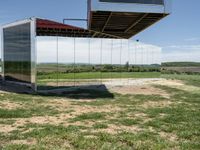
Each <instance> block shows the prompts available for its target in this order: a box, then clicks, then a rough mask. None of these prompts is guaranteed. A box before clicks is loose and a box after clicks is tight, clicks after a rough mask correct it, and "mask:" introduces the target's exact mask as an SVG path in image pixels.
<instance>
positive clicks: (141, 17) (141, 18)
mask: <svg viewBox="0 0 200 150" xmlns="http://www.w3.org/2000/svg"><path fill="white" fill-rule="evenodd" d="M147 15H148V13H146V14H144V15H142V16H140V17H139V18H138V19H137V20H136V21H134V22H133V24H131V25H130V26H129V27H128V28H127V29H126V30H125V33H127V32H128V31H129V30H131V29H132V28H133V27H135V26H136V25H137V24H138V23H139V22H140V21H142V20H143V19H144V18H145V17H146V16H147Z"/></svg>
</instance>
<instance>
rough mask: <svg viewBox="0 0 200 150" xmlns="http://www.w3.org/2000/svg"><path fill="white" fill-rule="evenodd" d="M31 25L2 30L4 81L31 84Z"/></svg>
mask: <svg viewBox="0 0 200 150" xmlns="http://www.w3.org/2000/svg"><path fill="white" fill-rule="evenodd" d="M30 26H31V24H30V23H25V24H21V25H16V26H13V27H7V28H4V29H3V43H4V45H3V46H4V53H3V57H4V77H5V80H6V81H17V82H24V83H31V31H30V30H31V29H30V28H31V27H30Z"/></svg>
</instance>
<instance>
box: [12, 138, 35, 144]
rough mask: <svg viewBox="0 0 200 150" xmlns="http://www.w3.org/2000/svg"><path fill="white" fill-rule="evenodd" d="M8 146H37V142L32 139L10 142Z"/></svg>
mask: <svg viewBox="0 0 200 150" xmlns="http://www.w3.org/2000/svg"><path fill="white" fill-rule="evenodd" d="M10 144H17V145H35V144H37V140H36V139H33V138H28V139H26V140H12V141H11V142H10Z"/></svg>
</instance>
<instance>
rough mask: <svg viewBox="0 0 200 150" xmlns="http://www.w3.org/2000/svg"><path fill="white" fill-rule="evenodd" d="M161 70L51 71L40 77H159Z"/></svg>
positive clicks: (40, 78)
mask: <svg viewBox="0 0 200 150" xmlns="http://www.w3.org/2000/svg"><path fill="white" fill-rule="evenodd" d="M160 75H161V74H160V72H130V73H128V72H102V73H101V72H86V73H75V76H74V73H61V74H57V73H49V74H44V75H39V76H38V79H39V80H42V79H57V78H58V79H74V77H75V78H76V79H101V78H103V79H107V78H159V77H160Z"/></svg>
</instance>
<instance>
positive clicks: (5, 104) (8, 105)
mask: <svg viewBox="0 0 200 150" xmlns="http://www.w3.org/2000/svg"><path fill="white" fill-rule="evenodd" d="M22 107H23V104H20V103H16V102H11V101H0V109H7V110H14V109H18V108H22Z"/></svg>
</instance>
